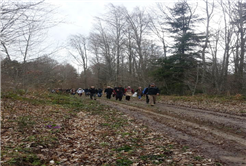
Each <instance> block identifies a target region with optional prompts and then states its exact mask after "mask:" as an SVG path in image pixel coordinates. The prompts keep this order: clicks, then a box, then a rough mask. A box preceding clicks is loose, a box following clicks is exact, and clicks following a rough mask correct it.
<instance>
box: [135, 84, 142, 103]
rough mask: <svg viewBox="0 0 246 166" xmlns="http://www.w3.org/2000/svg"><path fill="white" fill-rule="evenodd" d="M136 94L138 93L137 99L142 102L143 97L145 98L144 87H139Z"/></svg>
mask: <svg viewBox="0 0 246 166" xmlns="http://www.w3.org/2000/svg"><path fill="white" fill-rule="evenodd" d="M136 92H137V97H138V99H139V100H140V99H141V98H142V96H143V90H142V87H138V89H137V90H136Z"/></svg>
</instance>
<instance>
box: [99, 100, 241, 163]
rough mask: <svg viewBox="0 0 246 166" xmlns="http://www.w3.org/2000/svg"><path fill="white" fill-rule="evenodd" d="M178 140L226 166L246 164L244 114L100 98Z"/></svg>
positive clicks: (102, 101)
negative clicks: (152, 105)
mask: <svg viewBox="0 0 246 166" xmlns="http://www.w3.org/2000/svg"><path fill="white" fill-rule="evenodd" d="M100 102H101V103H102V104H105V105H108V106H111V107H113V108H115V109H118V110H119V111H122V112H124V113H126V114H129V115H131V116H132V117H134V118H135V119H138V120H140V121H141V122H142V123H144V125H147V126H149V127H150V128H152V129H155V130H157V131H158V132H162V133H165V135H167V136H168V137H170V138H172V139H175V140H176V141H177V142H179V143H181V144H183V145H186V146H189V147H190V148H194V149H196V150H197V151H198V152H199V153H202V154H203V155H204V156H207V157H210V158H214V159H216V160H220V161H221V162H222V163H225V164H226V165H229V166H246V117H245V116H239V115H236V114H235V115H233V114H227V113H221V112H216V111H212V110H211V111H210V110H202V109H192V108H188V107H181V106H174V105H167V104H163V103H157V104H156V105H155V106H154V107H151V106H150V105H147V104H146V103H145V102H144V101H137V100H132V101H130V102H126V101H121V102H116V101H115V100H104V99H102V100H100Z"/></svg>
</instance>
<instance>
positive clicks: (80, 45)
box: [69, 34, 88, 87]
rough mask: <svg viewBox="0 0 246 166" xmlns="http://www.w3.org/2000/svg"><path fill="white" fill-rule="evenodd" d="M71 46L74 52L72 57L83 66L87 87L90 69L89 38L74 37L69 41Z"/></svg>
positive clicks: (71, 52)
mask: <svg viewBox="0 0 246 166" xmlns="http://www.w3.org/2000/svg"><path fill="white" fill-rule="evenodd" d="M69 44H70V46H71V47H72V49H73V50H74V51H70V54H71V55H72V57H73V58H74V59H75V60H76V61H77V62H78V64H79V65H81V66H83V70H84V71H83V72H84V78H85V79H84V85H85V87H87V69H88V56H87V44H88V41H87V38H86V37H85V36H83V35H81V34H78V35H72V36H70V39H69Z"/></svg>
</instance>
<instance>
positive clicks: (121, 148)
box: [115, 145, 133, 152]
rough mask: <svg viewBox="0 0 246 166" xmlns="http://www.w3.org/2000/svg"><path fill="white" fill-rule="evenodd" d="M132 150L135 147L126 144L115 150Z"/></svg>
mask: <svg viewBox="0 0 246 166" xmlns="http://www.w3.org/2000/svg"><path fill="white" fill-rule="evenodd" d="M131 150H133V148H132V147H131V146H129V145H124V146H122V147H120V148H117V149H115V151H117V152H121V151H124V152H129V151H131Z"/></svg>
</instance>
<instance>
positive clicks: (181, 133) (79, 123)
mask: <svg viewBox="0 0 246 166" xmlns="http://www.w3.org/2000/svg"><path fill="white" fill-rule="evenodd" d="M1 100H2V102H1V165H3V166H4V165H25V166H28V165H42V166H47V165H64V166H66V165H75V166H76V165H104V166H113V165H117V166H123V165H136V166H137V165H139V166H140V165H170V166H172V165H187V166H202V165H245V164H246V161H245V160H246V159H245V156H246V142H245V138H246V125H245V120H246V102H245V100H243V99H241V96H236V97H235V98H233V99H228V98H225V99H224V98H220V99H217V98H207V97H206V98H203V97H199V98H191V97H175V96H173V97H172V96H171V97H167V96H162V97H159V99H158V102H157V104H156V105H155V106H154V107H151V106H149V105H147V104H146V103H145V101H144V99H143V100H138V99H136V98H132V100H131V101H130V102H126V101H125V100H123V101H121V102H119V101H117V102H116V101H115V99H111V100H106V99H105V97H104V96H103V97H102V98H100V99H98V100H96V101H94V100H90V99H89V98H86V97H85V96H82V98H79V97H78V96H66V95H58V94H49V93H42V94H41V93H37V92H34V93H29V94H27V95H24V94H21V93H19V94H17V93H3V94H2V96H1ZM191 107H192V108H191Z"/></svg>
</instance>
